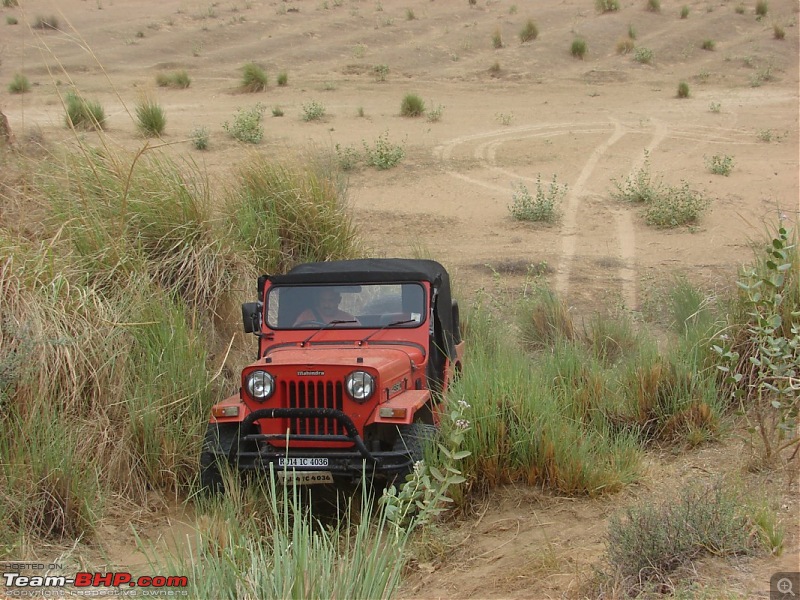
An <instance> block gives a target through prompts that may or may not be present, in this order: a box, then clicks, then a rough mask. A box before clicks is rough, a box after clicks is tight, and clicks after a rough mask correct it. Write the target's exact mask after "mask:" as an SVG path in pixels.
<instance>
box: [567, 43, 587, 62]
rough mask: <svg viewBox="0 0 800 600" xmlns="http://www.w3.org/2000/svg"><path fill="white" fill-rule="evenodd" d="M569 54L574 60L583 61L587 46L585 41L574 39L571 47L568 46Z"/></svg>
mask: <svg viewBox="0 0 800 600" xmlns="http://www.w3.org/2000/svg"><path fill="white" fill-rule="evenodd" d="M569 51H570V54H572V56H574V57H575V58H580V59H581V60H583V57H584V56H586V52H587V51H588V46H587V44H586V40H584V39H583V38H579V37H578V38H575V39H574V40H572V45H571V46H570V50H569Z"/></svg>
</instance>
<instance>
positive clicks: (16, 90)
mask: <svg viewBox="0 0 800 600" xmlns="http://www.w3.org/2000/svg"><path fill="white" fill-rule="evenodd" d="M8 91H9V93H11V94H24V93H25V92H29V91H31V82H30V81H28V78H27V77H25V75H23V74H22V73H15V74H14V77H13V78H12V79H11V83H9V84H8Z"/></svg>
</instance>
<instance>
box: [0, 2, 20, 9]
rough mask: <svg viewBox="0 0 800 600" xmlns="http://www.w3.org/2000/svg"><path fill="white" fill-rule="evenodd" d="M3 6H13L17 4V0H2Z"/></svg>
mask: <svg viewBox="0 0 800 600" xmlns="http://www.w3.org/2000/svg"><path fill="white" fill-rule="evenodd" d="M3 6H4V7H5V8H15V7H17V6H19V0H3Z"/></svg>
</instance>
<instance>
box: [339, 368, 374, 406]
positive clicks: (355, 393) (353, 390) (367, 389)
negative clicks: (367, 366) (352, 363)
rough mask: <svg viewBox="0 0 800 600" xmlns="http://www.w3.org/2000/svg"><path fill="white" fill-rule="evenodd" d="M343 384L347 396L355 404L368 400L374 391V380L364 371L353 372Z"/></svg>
mask: <svg viewBox="0 0 800 600" xmlns="http://www.w3.org/2000/svg"><path fill="white" fill-rule="evenodd" d="M344 383H345V388H346V389H347V394H348V395H349V396H350V397H351V398H352V399H353V400H355V401H356V402H364V401H366V400H369V397H370V396H372V392H374V391H375V378H374V377H373V376H372V375H370V374H369V373H367V372H365V371H353V372H352V373H350V375H348V376H347V378H346V379H345V380H344Z"/></svg>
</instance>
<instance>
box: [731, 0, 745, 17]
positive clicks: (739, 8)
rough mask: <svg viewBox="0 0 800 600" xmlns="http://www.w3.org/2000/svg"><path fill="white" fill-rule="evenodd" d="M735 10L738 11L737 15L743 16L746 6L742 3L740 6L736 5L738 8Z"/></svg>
mask: <svg viewBox="0 0 800 600" xmlns="http://www.w3.org/2000/svg"><path fill="white" fill-rule="evenodd" d="M733 10H734V11H736V14H737V15H743V14H744V11H745V8H744V4H742V3H741V2H740V3H739V4H737V5H736V8H734V9H733Z"/></svg>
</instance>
